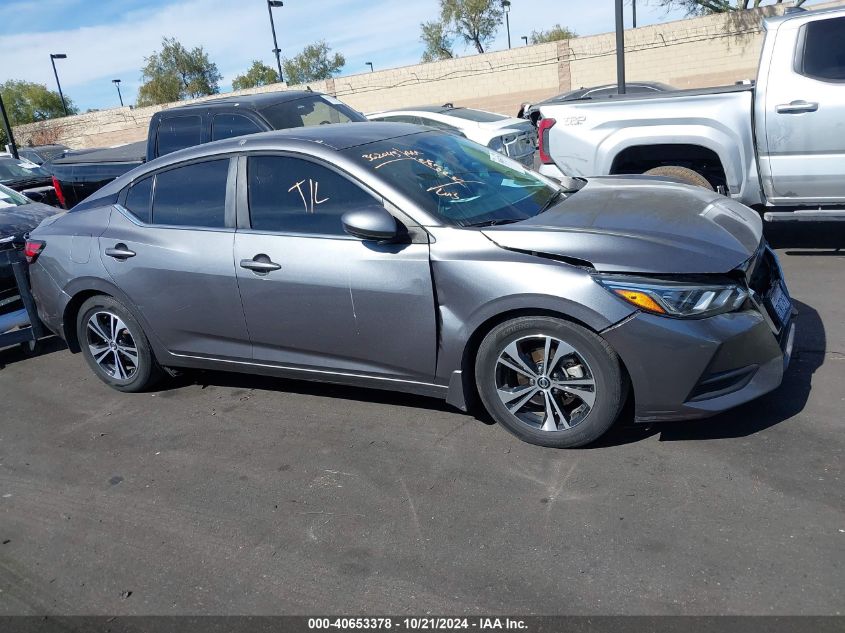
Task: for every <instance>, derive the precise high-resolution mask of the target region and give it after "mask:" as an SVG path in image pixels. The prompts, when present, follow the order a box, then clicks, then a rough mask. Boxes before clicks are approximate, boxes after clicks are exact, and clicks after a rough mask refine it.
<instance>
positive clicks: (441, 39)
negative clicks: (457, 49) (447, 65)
mask: <svg viewBox="0 0 845 633" xmlns="http://www.w3.org/2000/svg"><path fill="white" fill-rule="evenodd" d="M420 41H422V42H423V44H425V51H424V52H423V55H422V61H423V62H435V61H437V60H439V59H452V58H453V57H454V56H455V53H454V52H452V38H451V37H449V31H448V30H447V27H446V26H445V25H444V24H443V22H440V21H439V20H431V21H430V22H423V23H422V24H420Z"/></svg>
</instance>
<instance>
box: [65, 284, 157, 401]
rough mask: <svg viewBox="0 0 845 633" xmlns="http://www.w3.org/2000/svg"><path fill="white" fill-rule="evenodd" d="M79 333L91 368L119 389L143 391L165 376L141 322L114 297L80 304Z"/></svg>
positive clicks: (133, 391)
mask: <svg viewBox="0 0 845 633" xmlns="http://www.w3.org/2000/svg"><path fill="white" fill-rule="evenodd" d="M89 324H91V325H90V327H89ZM76 336H77V340H78V341H79V347H80V349H81V351H82V355H83V356H84V357H85V361H86V362H87V363H88V366H89V367H90V368H91V371H93V372H94V373H95V374H96V376H97V377H98V378H99V379H100V380H102V381H103V382H104V383H106V384H107V385H109V386H110V387H112V388H114V389H117V390H118V391H124V392H128V393H137V392H139V391H144V390H146V389H148V388H149V387H151V386H152V385H154V384H155V383H156V382H157V381H158V380H159V379H160V378H161V376H162V370H161V368H160V367H159V365H158V363H157V362H156V359H155V356H154V355H153V351H152V349H151V348H150V343H149V341H148V340H147V337H146V335H145V334H144V330H143V329H142V328H141V325H140V324H139V323H138V321H137V320H136V319H135V317H134V316H132V313H131V312H130V311H129V310H128V309H127V308H126V306H124V305H123V304H122V303H121V302H120V301H118V300H117V299H114V298H113V297H108V296H105V295H98V296H96V297H91V298H90V299H88V300H87V301H85V302H84V303H83V304H82V306H80V308H79V312H78V314H77V318H76ZM133 344H134V345H133ZM132 349H134V350H135V354H132V353H131V350H132ZM95 351H96V352H97V355H96V356H95ZM98 359H99V361H98ZM116 359H117V360H119V362H116Z"/></svg>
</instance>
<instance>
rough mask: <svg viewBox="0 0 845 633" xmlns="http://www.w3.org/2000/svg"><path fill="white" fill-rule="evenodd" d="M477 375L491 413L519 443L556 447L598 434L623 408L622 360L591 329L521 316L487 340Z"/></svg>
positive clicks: (585, 440) (481, 349)
mask: <svg viewBox="0 0 845 633" xmlns="http://www.w3.org/2000/svg"><path fill="white" fill-rule="evenodd" d="M475 376H476V383H477V387H478V392H479V395H480V396H481V400H482V402H483V403H484V406H485V408H486V409H487V411H488V412H489V413H490V415H491V416H492V417H493V418H494V419H495V420H496V421H497V422H499V423H500V424H501V425H502V426H504V427H505V428H506V429H507V430H508V431H510V432H511V433H513V434H514V435H516V436H517V437H519V438H520V439H522V440H524V441H526V442H530V443H531V444H538V445H540V446H550V447H555V448H565V447H575V446H582V445H584V444H588V443H590V442H592V441H594V440H595V439H597V438H598V437H599V436H601V435H602V434H603V433H604V432H605V431H607V429H609V428H610V426H611V425H612V424H613V422H614V421H615V420H616V418H617V417H618V415H619V413H620V411H621V410H622V405H623V404H624V392H625V389H624V387H625V378H624V376H623V373H622V369H621V366H620V363H619V358H618V356H617V355H616V353H615V352H614V351H613V349H611V347H610V346H609V345H608V344H607V342H606V341H604V339H602V338H601V337H599V336H598V335H596V334H595V333H593V332H591V331H590V330H588V329H586V328H584V327H581V326H580V325H576V324H574V323H570V322H568V321H564V320H562V319H556V318H551V317H520V318H517V319H513V320H512V321H507V322H505V323H502V324H500V325H498V326H496V327H495V328H493V330H491V331H490V333H489V334H488V335H487V336H486V337H485V338H484V340H483V341H482V343H481V346H480V347H479V350H478V356H477V358H476V364H475Z"/></svg>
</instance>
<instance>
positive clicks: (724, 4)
mask: <svg viewBox="0 0 845 633" xmlns="http://www.w3.org/2000/svg"><path fill="white" fill-rule="evenodd" d="M782 1H783V0H774V2H772V4H781V3H782ZM804 2H805V0H795V2H794V4H793V5H792V6H796V7H800V6H801V5H802V4H804ZM660 4H661V5H662V6H664V7H666V8H667V9H684V10H685V11H686V12H687V15H706V14H709V13H728V12H730V11H745V10H747V9H757V8H758V7H761V6H763V5H765V4H767V2H766V0H660Z"/></svg>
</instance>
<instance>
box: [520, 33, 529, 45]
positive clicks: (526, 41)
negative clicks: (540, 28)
mask: <svg viewBox="0 0 845 633" xmlns="http://www.w3.org/2000/svg"><path fill="white" fill-rule="evenodd" d="M519 39H521V40H522V41H523V42H525V45H526V46H528V36H527V35H520V36H519Z"/></svg>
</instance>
